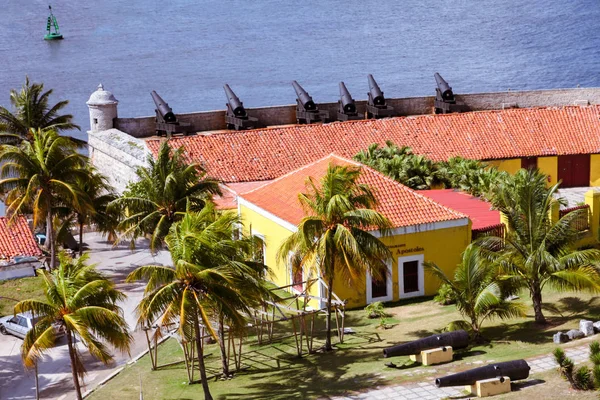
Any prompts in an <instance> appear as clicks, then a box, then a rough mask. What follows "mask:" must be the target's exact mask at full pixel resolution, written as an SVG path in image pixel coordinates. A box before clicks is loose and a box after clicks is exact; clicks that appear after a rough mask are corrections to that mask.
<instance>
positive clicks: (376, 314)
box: [365, 301, 388, 319]
mask: <svg viewBox="0 0 600 400" xmlns="http://www.w3.org/2000/svg"><path fill="white" fill-rule="evenodd" d="M365 311H366V312H367V317H368V318H371V319H375V318H380V319H383V318H385V317H387V316H388V314H387V313H386V312H385V306H384V305H383V303H382V302H380V301H376V302H374V303H371V304H369V305H368V306H366V307H365Z"/></svg>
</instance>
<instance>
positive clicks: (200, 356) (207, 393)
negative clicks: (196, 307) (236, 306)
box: [194, 316, 213, 400]
mask: <svg viewBox="0 0 600 400" xmlns="http://www.w3.org/2000/svg"><path fill="white" fill-rule="evenodd" d="M194 329H195V330H196V350H197V353H198V366H199V367H200V379H201V380H202V389H203V390H204V400H213V398H212V396H211V394H210V390H209V388H208V379H207V378H206V368H205V366H204V353H203V347H204V346H203V344H202V337H201V336H200V335H201V334H200V323H199V322H198V316H196V317H195V318H194Z"/></svg>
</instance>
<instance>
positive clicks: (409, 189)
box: [361, 164, 469, 218]
mask: <svg viewBox="0 0 600 400" xmlns="http://www.w3.org/2000/svg"><path fill="white" fill-rule="evenodd" d="M361 165H362V166H363V167H364V168H366V169H367V170H370V171H371V172H373V173H375V174H377V175H380V176H381V177H383V178H384V179H385V180H388V181H390V182H392V183H394V184H396V185H397V186H398V187H400V189H401V190H404V191H406V192H408V193H411V194H413V195H415V196H418V197H421V198H422V199H424V200H425V201H428V202H430V203H433V204H435V205H437V206H439V207H441V208H443V209H445V210H447V211H449V212H451V213H453V214H455V215H457V216H460V217H461V218H469V216H468V215H466V214H463V213H461V212H459V211H456V210H453V209H452V208H450V207H446V206H445V205H443V204H440V203H438V202H437V201H435V200H433V199H432V198H430V197H427V196H425V195H422V194H420V193H418V192H417V191H416V190H414V189H411V188H409V187H408V186H406V185H404V184H402V183H400V182H398V181H396V180H394V179H392V178H390V177H389V176H387V175H385V174H384V173H382V172H379V171H377V170H376V169H374V168H371V167H369V166H368V165H365V164H361ZM429 190H432V189H429Z"/></svg>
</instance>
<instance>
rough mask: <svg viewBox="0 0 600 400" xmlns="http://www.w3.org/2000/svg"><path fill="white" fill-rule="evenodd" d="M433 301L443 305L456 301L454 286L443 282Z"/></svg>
mask: <svg viewBox="0 0 600 400" xmlns="http://www.w3.org/2000/svg"><path fill="white" fill-rule="evenodd" d="M433 301H435V302H436V303H438V304H441V305H443V306H447V305H450V304H454V303H456V297H455V294H454V290H452V286H450V285H448V284H447V283H444V284H442V286H440V289H439V290H438V292H437V294H436V295H435V297H434V298H433Z"/></svg>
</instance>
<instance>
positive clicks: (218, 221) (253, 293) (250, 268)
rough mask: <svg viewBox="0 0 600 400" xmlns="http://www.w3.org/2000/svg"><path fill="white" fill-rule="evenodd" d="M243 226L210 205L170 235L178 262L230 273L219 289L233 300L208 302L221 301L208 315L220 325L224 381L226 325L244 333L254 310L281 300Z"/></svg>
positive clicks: (230, 214) (218, 299) (187, 217)
mask: <svg viewBox="0 0 600 400" xmlns="http://www.w3.org/2000/svg"><path fill="white" fill-rule="evenodd" d="M240 225H241V221H240V219H239V217H238V216H237V214H236V213H233V212H218V211H216V210H215V208H214V206H213V205H211V204H208V205H207V206H206V207H205V208H204V209H202V211H200V212H199V213H188V214H186V215H185V216H184V218H183V219H182V220H181V221H180V222H177V223H175V224H174V225H173V227H172V229H171V232H170V234H169V236H168V238H169V241H168V243H169V251H170V252H171V255H172V257H173V260H174V262H175V260H186V261H187V262H191V263H195V264H197V265H201V266H202V267H203V268H212V269H218V270H223V271H225V270H228V274H229V279H228V280H224V281H223V282H221V283H220V284H221V285H226V286H228V289H229V290H230V291H229V292H228V293H229V295H227V296H225V295H226V294H227V292H223V295H222V296H217V297H212V296H211V297H207V298H206V300H208V303H211V302H210V300H216V301H213V302H212V303H211V305H210V309H211V311H210V313H209V314H210V315H211V316H212V320H214V321H215V322H216V325H217V331H216V333H217V341H218V343H219V346H220V349H221V361H222V369H223V375H224V376H229V365H228V362H227V360H228V357H227V347H226V345H227V343H226V341H225V340H226V338H225V330H226V329H225V325H227V326H228V327H229V331H230V332H234V333H238V334H239V333H243V332H244V331H245V329H246V327H247V324H246V320H245V319H244V317H243V316H242V313H246V314H250V308H253V307H259V306H260V305H261V304H262V300H263V299H267V298H269V299H270V300H276V296H275V295H273V294H272V293H271V292H270V291H269V290H268V287H267V282H266V280H265V277H266V275H267V273H268V269H267V267H266V266H265V265H264V264H263V263H258V262H253V261H251V258H252V250H253V243H252V240H251V238H249V237H247V236H244V235H242V234H241V233H240V232H237V229H238V227H239V226H240ZM236 235H237V236H238V237H237V238H236ZM231 283H232V284H231ZM215 289H218V288H215Z"/></svg>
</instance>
